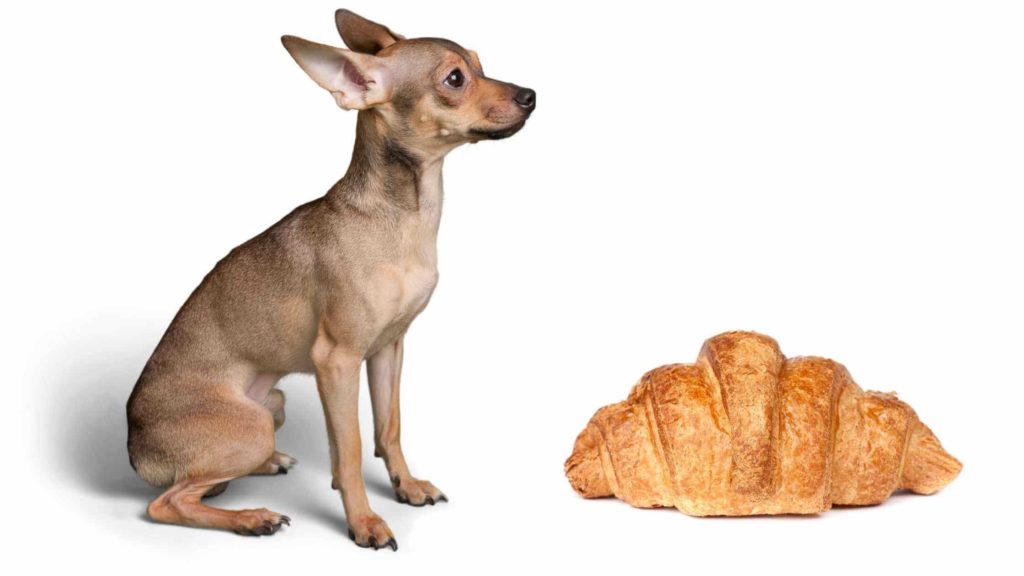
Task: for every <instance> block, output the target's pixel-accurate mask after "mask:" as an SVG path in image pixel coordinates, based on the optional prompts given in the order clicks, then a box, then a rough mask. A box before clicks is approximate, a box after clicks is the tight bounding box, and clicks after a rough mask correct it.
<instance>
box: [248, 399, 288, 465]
mask: <svg viewBox="0 0 1024 576" xmlns="http://www.w3.org/2000/svg"><path fill="white" fill-rule="evenodd" d="M263 406H264V407H266V409H267V410H270V414H271V415H272V416H273V417H274V430H279V429H280V428H281V426H283V425H284V392H282V391H280V390H278V389H277V388H274V389H273V390H271V391H270V393H268V394H267V397H266V398H265V399H264V400H263ZM298 463H299V461H298V460H296V459H295V458H292V457H291V456H289V455H287V454H285V453H284V452H277V451H275V452H274V454H273V455H272V456H271V457H270V458H269V459H267V461H266V462H264V463H263V464H262V465H261V466H260V467H259V468H257V469H256V470H253V471H252V472H251V474H287V473H288V469H289V468H291V467H292V466H295V465H296V464H298Z"/></svg>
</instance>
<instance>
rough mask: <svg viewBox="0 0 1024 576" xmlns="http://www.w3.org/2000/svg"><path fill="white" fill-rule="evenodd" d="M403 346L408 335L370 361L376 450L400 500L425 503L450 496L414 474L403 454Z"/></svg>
mask: <svg viewBox="0 0 1024 576" xmlns="http://www.w3.org/2000/svg"><path fill="white" fill-rule="evenodd" d="M403 348H404V336H399V337H398V339H397V340H395V341H394V342H393V343H391V344H388V345H387V346H385V347H384V348H382V349H381V350H380V351H379V352H377V353H376V354H374V355H373V356H371V357H370V358H369V359H368V360H367V361H366V372H367V375H368V376H369V378H370V400H371V401H372V403H373V431H374V445H375V448H376V452H375V453H376V455H377V456H380V457H382V458H384V465H385V466H387V468H388V476H389V477H390V478H391V484H392V485H393V486H394V487H395V496H396V497H397V498H398V501H399V502H405V503H408V504H412V505H413V506H423V505H424V504H434V503H435V502H441V501H447V500H448V498H447V497H446V496H445V495H444V494H443V493H442V492H441V491H440V490H438V489H437V487H436V486H434V485H433V484H431V483H430V482H427V481H426V480H417V479H416V478H413V476H412V474H410V473H409V467H408V466H407V465H406V463H405V456H404V455H403V454H402V444H401V438H400V437H401V422H400V415H399V409H398V385H399V383H400V381H401V379H402V351H403Z"/></svg>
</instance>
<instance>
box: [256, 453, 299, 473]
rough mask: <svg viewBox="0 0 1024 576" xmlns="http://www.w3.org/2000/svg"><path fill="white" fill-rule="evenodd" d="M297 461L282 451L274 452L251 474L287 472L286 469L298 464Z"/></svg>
mask: <svg viewBox="0 0 1024 576" xmlns="http://www.w3.org/2000/svg"><path fill="white" fill-rule="evenodd" d="M298 463H299V461H298V460H296V459H295V458H292V457H291V456H289V455H287V454H285V453H284V452H274V454H273V455H272V456H271V457H270V458H268V459H267V461H266V462H264V463H263V465H262V466H260V467H259V468H257V469H256V470H254V471H253V472H252V473H253V474H271V475H273V474H287V473H288V470H289V469H291V468H292V467H294V466H295V465H296V464H298Z"/></svg>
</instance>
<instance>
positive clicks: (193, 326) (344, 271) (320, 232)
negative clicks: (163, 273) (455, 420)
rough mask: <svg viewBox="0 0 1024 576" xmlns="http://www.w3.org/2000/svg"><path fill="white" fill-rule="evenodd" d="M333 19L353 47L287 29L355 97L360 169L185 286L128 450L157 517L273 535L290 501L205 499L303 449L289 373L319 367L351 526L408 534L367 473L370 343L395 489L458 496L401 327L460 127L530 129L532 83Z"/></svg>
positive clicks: (319, 72) (470, 137)
mask: <svg viewBox="0 0 1024 576" xmlns="http://www.w3.org/2000/svg"><path fill="white" fill-rule="evenodd" d="M335 21H336V24H337V27H338V31H339V33H340V34H341V39H342V40H343V41H344V43H345V45H346V46H348V48H349V49H348V50H344V49H341V48H335V47H333V46H327V45H323V44H317V43H314V42H310V41H308V40H303V39H301V38H297V37H294V36H285V37H283V38H282V39H281V40H282V42H283V44H284V47H285V48H286V49H287V50H288V53H289V54H291V56H292V58H294V59H295V61H296V62H297V63H298V65H299V67H301V68H302V70H304V71H305V72H306V74H308V75H309V77H310V78H312V79H313V81H314V82H316V83H317V84H319V85H320V86H321V87H322V88H324V89H325V90H327V91H328V92H330V93H331V95H332V96H333V97H334V100H335V101H336V102H337V104H338V106H340V107H341V108H343V109H346V110H358V111H359V112H358V119H357V123H356V139H355V150H354V151H353V153H352V160H351V162H350V164H349V167H348V171H347V173H346V174H345V176H344V177H343V178H342V179H341V180H339V181H338V182H337V183H336V184H335V185H334V186H333V187H332V188H331V189H330V190H329V191H328V192H327V194H326V195H324V196H323V197H322V198H319V199H317V200H314V201H312V202H309V203H307V204H304V205H302V206H299V207H298V208H296V209H295V210H294V211H292V212H291V213H290V214H289V215H287V216H285V217H284V218H283V219H282V220H281V221H279V222H278V223H277V224H274V225H273V226H271V227H270V228H269V229H267V230H266V231H265V232H263V233H261V234H259V235H258V236H256V237H255V238H252V239H251V240H249V241H248V242H245V243H244V244H242V245H241V246H238V247H237V248H235V249H234V250H232V251H231V252H230V253H229V254H228V255H227V256H226V257H225V258H223V259H222V260H221V261H220V262H218V263H217V265H216V266H215V267H214V268H213V270H212V271H211V272H210V273H209V274H207V275H206V277H205V278H204V279H203V281H202V282H201V283H200V284H199V287H198V288H196V289H195V291H194V292H193V293H192V295H191V296H189V298H188V300H187V301H186V302H185V304H184V305H183V306H182V307H181V310H180V311H179V312H178V314H177V315H176V316H175V317H174V320H173V321H172V322H171V324H170V327H168V329H167V332H166V333H165V334H164V336H163V338H162V339H161V340H160V343H159V344H158V345H157V347H156V350H155V351H154V352H153V355H152V356H151V357H150V359H149V361H148V362H147V363H146V366H145V368H144V369H143V371H142V375H141V376H140V377H139V380H138V382H137V383H136V385H135V388H134V390H133V391H132V394H131V397H130V398H129V400H128V406H127V412H128V454H129V457H130V459H131V464H132V467H133V468H134V469H135V470H136V472H137V473H138V474H139V476H140V477H142V478H143V479H144V480H145V481H147V482H149V483H150V484H153V485H155V486H158V487H162V488H166V490H165V491H164V492H163V493H162V494H160V495H159V496H158V497H157V498H156V499H154V500H153V501H152V502H150V504H149V506H148V509H147V510H148V513H149V516H150V518H152V519H153V520H155V521H158V522H166V523H171V524H182V525H187V526H198V527H204V528H221V529H227V530H233V531H235V532H238V533H241V534H250V535H268V534H273V533H275V532H276V531H277V530H278V529H279V528H280V527H281V525H282V524H289V523H290V519H289V518H288V517H287V516H284V515H282V514H278V513H277V512H272V511H270V510H267V509H265V508H260V509H252V510H237V511H232V510H224V509H220V508H214V507H212V506H208V505H207V504H205V503H204V502H202V501H201V498H203V497H204V496H212V495H215V494H217V493H220V492H221V491H223V490H224V489H225V488H226V487H227V483H228V482H229V481H230V480H232V479H234V478H239V477H241V476H246V475H249V474H279V473H286V472H287V470H288V468H289V467H291V466H292V465H294V464H295V460H294V459H293V458H291V457H290V456H288V455H286V454H284V453H282V452H279V451H277V449H276V446H275V440H274V432H275V430H276V429H277V428H279V427H280V426H281V425H282V424H283V423H284V394H283V393H282V392H281V391H280V390H277V389H276V388H275V385H276V383H277V382H278V380H279V379H280V378H281V377H282V376H284V375H286V374H289V373H293V372H305V373H313V374H315V375H316V383H317V390H318V391H319V394H320V401H321V403H322V404H323V409H324V415H325V417H326V422H327V437H328V439H329V442H330V452H331V472H332V476H333V483H332V487H334V488H335V489H339V490H340V491H341V500H342V503H343V505H344V508H345V516H346V519H347V522H348V527H349V536H350V537H351V538H352V539H353V540H354V541H355V543H356V544H358V545H359V546H362V547H369V548H374V549H379V548H385V547H389V548H391V549H392V550H397V549H398V544H397V542H396V540H395V537H394V535H393V534H392V533H391V530H390V529H389V528H388V526H387V524H386V523H385V522H384V520H383V519H381V518H380V517H379V516H378V515H377V514H375V513H374V512H373V510H371V509H370V504H369V502H368V501H367V497H366V489H365V486H364V484H363V477H362V469H361V468H362V463H361V444H360V438H359V420H358V400H359V373H360V369H361V366H362V363H363V361H364V360H365V361H366V365H367V376H368V380H369V387H370V397H371V404H372V408H373V421H374V444H375V448H376V452H375V453H376V455H377V456H379V457H381V458H383V460H384V464H385V466H386V467H387V471H388V476H389V477H390V478H391V482H392V484H393V486H394V490H395V495H396V497H397V499H398V500H399V501H400V502H404V503H408V504H411V505H413V506H422V505H424V504H434V503H436V502H441V501H446V500H447V498H446V497H445V495H444V493H442V492H441V491H440V490H438V489H437V487H435V486H434V485H433V484H431V483H430V482H427V481H426V480H419V479H417V478H415V477H413V476H412V474H410V472H409V468H408V466H407V465H406V461H405V457H404V456H403V454H402V447H401V442H400V439H399V407H398V388H399V382H400V380H401V372H402V352H403V339H404V335H405V333H406V330H407V329H408V328H409V324H410V323H411V322H412V321H413V319H414V318H416V316H417V315H418V314H419V313H420V312H421V311H422V310H423V308H424V307H425V306H426V305H427V302H428V301H429V300H430V296H431V293H432V292H433V291H434V286H435V285H436V284H437V278H438V276H437V230H438V223H439V221H440V217H441V203H442V196H443V192H442V184H441V167H442V164H443V162H444V157H445V155H446V154H448V152H450V151H452V150H453V149H454V148H456V147H457V146H459V145H460V144H463V143H466V142H478V141H481V140H488V139H490V140H495V139H500V138H506V137H508V136H511V135H513V134H515V133H516V132H518V131H519V130H520V129H521V128H522V127H523V125H524V123H525V122H526V120H527V118H529V116H530V114H531V113H532V112H533V110H534V107H535V106H536V94H535V93H534V91H533V90H529V89H527V88H521V87H519V86H516V85H514V84H510V83H507V82H501V81H498V80H494V79H492V78H488V77H487V76H485V75H484V72H483V69H482V68H481V66H480V60H479V59H478V58H477V55H476V53H475V52H473V51H472V50H466V49H464V48H462V47H461V46H459V45H458V44H456V43H454V42H451V41H448V40H443V39H438V38H418V39H406V38H405V37H403V36H400V35H398V34H395V33H394V32H392V31H391V30H389V29H388V28H387V27H385V26H382V25H380V24H377V23H375V22H371V21H370V20H367V19H365V18H362V17H360V16H358V15H356V14H354V13H352V12H349V11H347V10H339V11H338V12H337V13H336V14H335Z"/></svg>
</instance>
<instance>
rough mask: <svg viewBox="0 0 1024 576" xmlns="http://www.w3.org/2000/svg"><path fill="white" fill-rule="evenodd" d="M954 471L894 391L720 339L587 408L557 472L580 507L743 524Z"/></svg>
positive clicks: (807, 360) (736, 335)
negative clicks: (614, 502)
mask: <svg viewBox="0 0 1024 576" xmlns="http://www.w3.org/2000/svg"><path fill="white" fill-rule="evenodd" d="M961 467H962V466H961V464H960V462H959V461H958V460H957V459H956V458H953V457H952V456H950V455H949V454H947V453H946V451H945V450H943V449H942V445H941V444H940V443H939V441H938V439H937V438H936V437H935V435H934V434H932V431H931V430H930V429H929V428H928V427H927V426H925V425H924V424H923V423H921V422H920V421H918V419H917V414H915V412H914V410H913V409H911V408H910V406H908V405H907V404H905V403H904V402H902V401H900V400H898V399H897V398H896V395H895V394H885V393H881V392H864V391H863V390H861V389H860V387H858V386H857V384H856V383H855V382H854V381H853V379H852V378H851V377H850V374H849V372H847V371H846V368H844V367H843V365H842V364H839V363H837V362H833V361H832V360H827V359H824V358H815V357H799V358H789V359H787V358H786V357H785V356H783V355H782V352H781V351H780V350H779V346H778V344H777V343H776V342H775V340H773V339H771V338H769V337H768V336H764V335H761V334H757V333H754V332H727V333H725V334H720V335H718V336H715V337H714V338H711V339H710V340H708V341H706V342H705V343H704V347H703V348H702V349H701V352H700V356H699V357H698V359H697V363H696V364H672V365H668V366H662V367H660V368H656V369H654V370H652V371H650V372H648V373H647V374H645V375H644V376H643V377H642V378H641V380H640V382H638V383H637V384H636V385H635V386H634V387H633V389H632V391H631V392H630V393H629V397H628V398H627V399H626V401H625V402H618V403H616V404H611V405H609V406H605V407H604V408H601V409H600V410H598V411H597V413H596V414H594V417H593V418H591V420H590V423H588V424H587V427H586V428H585V429H584V430H583V432H581V433H580V434H579V436H578V437H577V438H576V444H575V446H574V447H573V451H572V455H571V456H570V457H569V459H568V460H566V462H565V474H566V476H567V477H568V479H569V482H570V484H572V487H573V488H574V489H575V490H576V492H578V493H579V494H580V495H582V496H583V497H585V498H600V497H604V496H613V495H614V496H615V497H617V498H619V499H621V500H624V501H626V502H628V503H629V504H631V505H633V506H637V507H641V508H652V507H668V506H675V507H676V508H678V509H679V510H681V511H682V512H685V513H686V514H690V515H694V516H743V515H752V514H815V513H818V512H822V511H824V510H827V509H829V508H830V507H831V506H832V505H833V504H837V505H867V504H878V503H880V502H882V501H883V500H885V499H886V498H888V497H889V495H890V494H892V492H893V491H894V490H896V489H900V488H902V489H909V490H911V491H913V492H916V493H919V494H932V493H934V492H936V491H938V490H939V489H941V488H942V487H944V486H946V485H947V484H949V483H950V482H951V481H953V479H954V478H956V476H957V474H959V473H960V469H961Z"/></svg>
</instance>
